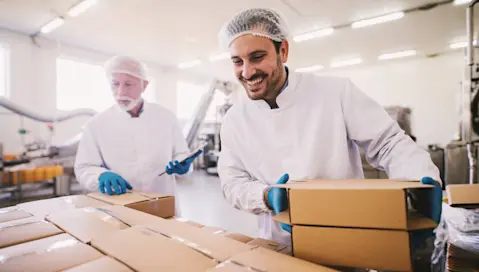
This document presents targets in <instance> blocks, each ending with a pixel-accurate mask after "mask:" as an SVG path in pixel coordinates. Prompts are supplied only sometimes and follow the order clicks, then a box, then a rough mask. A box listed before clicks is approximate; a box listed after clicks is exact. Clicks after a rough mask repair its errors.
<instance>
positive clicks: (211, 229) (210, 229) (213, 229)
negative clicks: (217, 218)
mask: <svg viewBox="0 0 479 272" xmlns="http://www.w3.org/2000/svg"><path fill="white" fill-rule="evenodd" d="M201 229H202V230H204V231H206V232H208V233H211V234H221V233H224V232H226V230H224V229H222V228H218V227H210V226H204V227H202V228H201Z"/></svg>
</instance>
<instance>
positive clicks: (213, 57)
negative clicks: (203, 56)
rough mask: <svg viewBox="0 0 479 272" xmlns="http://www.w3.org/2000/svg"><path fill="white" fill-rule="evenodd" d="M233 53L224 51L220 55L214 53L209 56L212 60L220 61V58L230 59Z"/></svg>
mask: <svg viewBox="0 0 479 272" xmlns="http://www.w3.org/2000/svg"><path fill="white" fill-rule="evenodd" d="M230 56H231V54H230V53H229V52H224V53H221V54H218V55H213V56H210V57H209V60H210V61H211V62H215V61H219V60H224V59H229V58H230Z"/></svg>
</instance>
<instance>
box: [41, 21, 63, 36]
mask: <svg viewBox="0 0 479 272" xmlns="http://www.w3.org/2000/svg"><path fill="white" fill-rule="evenodd" d="M64 22H65V20H63V19H62V18H60V17H58V18H55V19H53V20H51V21H50V22H48V23H47V24H46V25H44V26H42V28H41V29H40V32H42V33H44V34H46V33H50V32H52V31H53V30H54V29H55V28H58V27H60V26H61V25H63V23H64Z"/></svg>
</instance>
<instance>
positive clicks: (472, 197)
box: [446, 184, 479, 208]
mask: <svg viewBox="0 0 479 272" xmlns="http://www.w3.org/2000/svg"><path fill="white" fill-rule="evenodd" d="M446 193H447V197H448V203H449V206H451V207H461V208H479V184H451V185H447V186H446Z"/></svg>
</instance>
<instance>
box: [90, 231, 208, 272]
mask: <svg viewBox="0 0 479 272" xmlns="http://www.w3.org/2000/svg"><path fill="white" fill-rule="evenodd" d="M92 245H93V246H94V247H96V248H98V249H99V250H101V251H102V252H104V253H106V254H108V255H109V256H112V257H114V258H115V259H117V260H119V261H121V262H122V263H125V264H127V265H128V266H129V267H131V268H132V269H134V270H136V271H204V270H206V269H207V268H211V267H214V266H216V264H217V262H215V261H213V260H212V259H211V258H209V257H208V256H206V255H204V254H202V253H200V252H199V251H196V250H194V249H192V248H190V247H188V246H185V245H184V244H182V243H181V242H179V241H177V240H173V239H170V238H168V237H166V236H163V235H161V234H158V233H157V232H155V231H152V230H150V229H148V228H145V227H143V226H134V227H131V228H128V229H124V230H121V231H118V232H115V233H112V234H110V235H105V236H103V237H99V238H97V239H93V241H92ZM162 253H164V254H162Z"/></svg>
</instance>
